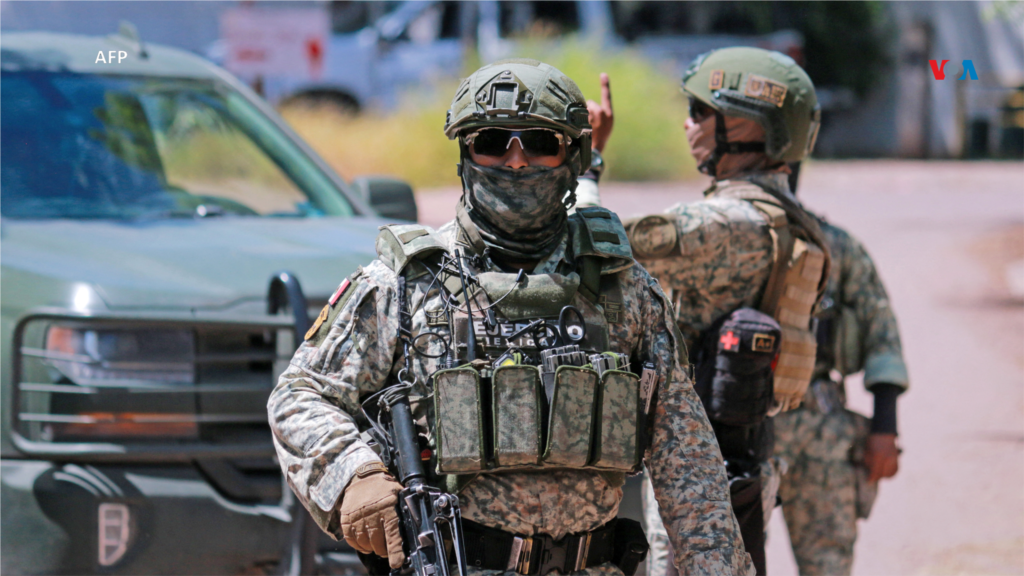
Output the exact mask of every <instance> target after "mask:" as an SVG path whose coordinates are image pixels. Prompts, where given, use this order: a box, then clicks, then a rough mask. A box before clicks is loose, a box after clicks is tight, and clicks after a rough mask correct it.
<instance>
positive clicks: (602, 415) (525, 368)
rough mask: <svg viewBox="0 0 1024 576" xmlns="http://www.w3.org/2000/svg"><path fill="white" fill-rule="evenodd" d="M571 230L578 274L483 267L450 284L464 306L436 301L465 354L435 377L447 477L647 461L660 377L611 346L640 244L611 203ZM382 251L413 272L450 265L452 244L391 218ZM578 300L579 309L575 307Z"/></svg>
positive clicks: (622, 466) (450, 293) (441, 463)
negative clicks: (414, 265)
mask: <svg viewBox="0 0 1024 576" xmlns="http://www.w3.org/2000/svg"><path fill="white" fill-rule="evenodd" d="M569 227H570V228H569V237H570V242H571V251H572V254H573V257H574V259H575V262H576V263H577V266H576V270H575V271H572V272H569V273H567V274H558V273H549V274H523V275H519V274H513V273H504V272H500V271H486V272H478V273H477V274H475V275H472V276H471V278H472V279H471V280H470V281H469V282H468V283H467V287H466V290H465V291H464V290H463V285H462V278H461V277H459V276H457V275H455V274H450V275H448V276H447V277H445V278H444V279H443V280H442V284H443V286H444V287H443V290H444V291H445V292H446V293H447V297H448V298H450V299H451V301H452V302H454V304H455V308H454V309H452V310H448V311H445V310H442V311H434V310H425V313H426V315H427V319H428V323H430V324H437V325H447V326H448V327H449V332H448V333H449V334H450V337H451V344H450V350H451V355H452V356H454V362H449V363H448V364H449V366H448V367H445V368H442V369H440V370H438V371H436V372H435V373H434V374H433V375H432V376H431V380H432V388H433V409H434V418H433V422H432V424H431V425H432V426H433V430H432V432H433V437H434V438H435V440H436V456H437V467H436V472H437V473H438V474H439V475H443V474H447V475H457V476H461V477H463V478H465V477H466V476H467V475H468V476H470V477H472V476H475V475H476V474H486V473H492V472H501V471H508V470H535V469H544V468H573V469H592V470H596V471H602V472H612V473H621V472H630V471H634V470H636V469H638V468H639V465H640V459H641V456H642V454H643V451H644V449H645V448H646V446H645V443H646V438H647V434H646V430H647V425H648V421H647V419H646V418H645V416H646V415H647V414H649V412H650V409H649V407H650V402H649V400H650V398H651V397H652V396H653V394H655V390H654V385H655V384H656V382H657V378H656V375H655V374H653V370H650V371H649V372H650V373H645V374H644V382H642V381H641V380H642V378H641V376H638V375H637V374H635V373H634V372H633V371H631V370H630V359H629V358H628V356H626V355H624V354H618V353H615V352H612V351H610V350H609V323H616V322H620V321H622V318H621V315H622V308H621V302H622V300H621V292H622V290H621V286H620V285H619V280H618V273H619V272H621V271H623V270H625V269H627V268H629V267H630V266H632V265H633V259H632V251H631V250H630V247H629V243H628V240H627V238H626V233H625V229H624V228H623V227H622V224H621V222H620V221H619V219H618V217H617V216H616V215H615V214H614V213H612V212H610V211H608V210H605V209H602V208H588V209H581V210H578V211H577V213H576V214H574V215H572V216H570V220H569ZM377 252H378V256H379V258H380V260H381V261H383V262H384V263H385V264H386V265H388V266H389V267H391V268H392V270H394V271H395V272H397V273H399V274H408V272H407V269H408V265H409V263H410V262H414V261H420V262H422V263H423V264H425V266H424V268H426V269H429V270H438V269H440V268H441V265H442V260H443V256H444V255H445V254H447V253H448V248H447V246H446V245H445V243H444V241H443V240H442V239H441V238H439V237H438V236H437V235H436V234H435V233H433V232H432V231H431V230H430V229H429V228H426V227H423V226H420V225H403V226H384V227H382V228H381V232H380V235H379V236H378V238H377ZM437 278H441V276H437ZM466 292H469V296H470V298H467V294H466ZM577 293H578V294H579V295H580V296H581V297H580V298H576V295H577ZM467 300H469V301H470V302H471V303H472V305H473V308H472V310H471V311H472V317H470V314H469V311H470V310H469V308H467V306H466V303H467ZM482 302H486V303H487V304H486V305H485V306H484V308H485V309H486V312H484V311H482V310H480V304H481V303H482ZM570 305H572V306H573V307H575V309H576V310H578V313H576V312H573V311H572V310H569V313H568V314H567V312H566V307H568V306H570ZM471 327H472V330H471V329H470V328H471ZM470 334H472V335H473V338H474V340H473V342H474V347H475V355H476V358H475V359H474V360H473V361H472V362H468V361H467V352H468V348H469V344H468V343H469V339H470ZM575 340H578V342H575Z"/></svg>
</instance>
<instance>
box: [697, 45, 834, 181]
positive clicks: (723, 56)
mask: <svg viewBox="0 0 1024 576" xmlns="http://www.w3.org/2000/svg"><path fill="white" fill-rule="evenodd" d="M683 91H684V92H685V93H686V94H687V95H688V96H690V97H692V98H694V99H696V100H699V101H700V102H703V103H704V104H706V105H707V106H709V107H710V108H711V109H713V110H714V111H715V113H716V114H718V115H724V116H738V117H740V118H748V119H750V120H754V121H755V122H757V123H758V124H760V125H761V127H762V128H763V129H764V133H765V142H764V146H763V149H762V148H760V147H758V149H756V150H755V149H753V147H752V146H749V144H754V143H747V142H732V143H730V142H727V141H726V139H725V127H724V122H722V121H719V122H716V130H720V131H721V134H718V133H717V132H716V141H717V146H716V149H715V156H717V157H719V158H720V157H721V155H722V154H725V153H737V152H761V151H763V152H764V153H765V154H766V155H767V156H768V157H769V158H771V159H772V160H776V161H780V162H796V161H798V160H800V159H802V158H803V157H804V156H807V155H809V154H810V153H811V151H812V150H813V149H814V141H815V139H816V138H817V136H818V127H819V125H820V122H821V107H820V106H818V97H817V95H816V94H815V92H814V83H813V82H811V79H810V77H808V76H807V73H806V72H804V70H803V68H801V67H800V66H799V65H798V64H797V63H796V62H794V61H793V59H792V58H790V57H789V56H786V55H785V54H782V53H780V52H773V51H770V50H762V49H761V48H723V49H721V50H714V51H711V52H707V53H705V54H702V55H700V56H698V57H697V58H696V59H694V61H693V62H692V63H691V64H690V66H689V68H687V70H686V72H685V73H684V74H683ZM719 127H720V128H719ZM745 144H748V146H744V145H745ZM757 144H760V143H757Z"/></svg>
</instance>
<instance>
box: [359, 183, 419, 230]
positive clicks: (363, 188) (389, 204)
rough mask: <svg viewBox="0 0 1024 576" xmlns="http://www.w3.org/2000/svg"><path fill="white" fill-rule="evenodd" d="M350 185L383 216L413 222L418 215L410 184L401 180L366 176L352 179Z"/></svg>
mask: <svg viewBox="0 0 1024 576" xmlns="http://www.w3.org/2000/svg"><path fill="white" fill-rule="evenodd" d="M352 186H353V187H354V188H355V189H356V190H357V191H358V192H359V194H360V195H361V196H362V198H363V200H365V201H366V203H367V204H369V205H370V206H371V207H372V208H373V209H374V210H376V211H377V213H378V214H380V215H381V216H383V217H384V218H389V219H395V220H407V221H409V222H415V221H416V219H417V218H418V217H419V211H418V210H417V208H416V196H415V195H414V194H413V192H412V186H409V185H408V184H406V183H405V182H402V181H401V180H396V179H394V178H387V177H384V176H366V177H363V178H356V179H355V180H353V181H352Z"/></svg>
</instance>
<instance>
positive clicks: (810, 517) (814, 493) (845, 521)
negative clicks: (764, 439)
mask: <svg viewBox="0 0 1024 576" xmlns="http://www.w3.org/2000/svg"><path fill="white" fill-rule="evenodd" d="M854 418H855V415H854V414H853V413H852V412H849V411H848V410H843V409H839V410H834V411H832V412H831V413H829V414H824V413H822V412H820V411H817V410H814V409H812V408H798V409H796V410H793V411H790V412H786V413H784V414H780V415H778V416H776V417H775V454H776V455H777V456H779V457H780V458H782V459H784V460H785V461H786V463H787V464H788V466H789V469H788V471H787V472H786V474H785V475H784V476H783V477H782V482H781V484H780V486H779V497H780V498H781V499H782V511H783V515H784V516H785V518H786V528H787V529H788V531H789V540H790V542H791V543H792V545H793V555H794V556H795V557H796V562H797V566H798V567H799V570H800V574H806V575H815V574H826V575H829V576H840V575H843V574H849V573H850V568H851V566H852V564H853V544H854V541H855V540H856V539H857V515H856V514H857V509H856V495H857V490H856V483H855V473H854V466H853V464H852V463H851V462H850V450H851V449H852V448H853V444H854V440H855V433H856V426H855V422H854Z"/></svg>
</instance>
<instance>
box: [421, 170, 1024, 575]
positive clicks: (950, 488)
mask: <svg viewBox="0 0 1024 576" xmlns="http://www.w3.org/2000/svg"><path fill="white" fill-rule="evenodd" d="M612 169H614V167H612ZM705 185H706V181H699V182H687V183H671V184H619V183H608V184H606V185H604V186H602V198H603V202H604V204H605V205H606V206H608V207H609V208H611V209H613V210H616V211H617V212H619V213H620V214H622V215H623V216H629V215H634V214H638V213H650V212H658V211H661V210H663V209H664V208H666V207H668V206H670V205H672V204H674V203H676V202H690V201H695V200H698V199H699V198H700V192H701V190H702V189H703V188H704V187H705ZM458 196H459V191H458V190H452V189H447V190H433V191H423V192H421V193H420V194H419V195H418V200H419V203H420V212H421V220H422V221H424V222H425V223H428V224H431V225H435V226H436V225H439V224H441V223H443V222H445V221H447V220H449V219H451V218H452V216H453V215H454V206H455V201H456V200H457V198H458ZM799 197H800V198H801V199H802V200H803V201H804V203H805V205H806V206H808V207H809V208H810V209H812V210H813V211H815V212H817V213H819V214H821V215H823V216H825V217H826V218H828V219H829V220H830V221H832V222H834V223H836V224H838V225H840V226H843V227H844V228H846V229H847V230H849V231H850V232H852V233H853V234H854V235H855V236H857V237H858V238H859V239H860V240H861V241H862V242H863V243H864V245H865V246H866V247H867V249H868V251H869V252H870V253H871V255H872V257H873V258H874V259H875V262H876V264H877V266H878V268H879V270H880V271H881V274H882V277H883V279H884V280H885V283H886V286H887V287H888V290H889V293H890V296H891V299H892V304H893V307H894V308H895V310H896V313H897V318H898V320H899V322H900V329H901V333H902V337H903V346H904V353H905V355H906V360H907V364H908V366H909V370H910V377H911V390H910V391H909V392H908V393H907V394H906V395H904V396H903V397H901V399H900V402H899V426H900V442H901V444H902V446H903V449H904V453H903V456H902V459H901V462H900V472H899V475H898V476H897V477H896V478H895V479H893V480H891V481H888V482H885V483H884V484H883V485H882V487H881V491H880V495H879V498H878V501H877V502H876V504H875V508H874V511H873V513H872V516H871V518H870V519H868V520H867V521H862V522H861V524H860V537H859V539H858V541H857V549H856V560H855V563H854V574H858V575H911V574H913V575H916V574H936V575H939V574H942V575H946V574H948V575H955V574H971V575H974V574H1024V301H1022V300H1021V299H1020V298H1019V297H1016V296H1013V295H1012V294H1011V292H1010V291H1009V289H1008V280H1007V275H1006V267H1007V265H1008V264H1010V263H1011V262H1014V261H1020V260H1021V259H1022V258H1024V164H1022V163H1019V162H1015V163H1008V162H1006V163H996V162H903V161H846V162H823V161H819V162H813V163H811V164H809V165H808V166H806V167H805V169H804V171H803V174H802V175H801V183H800V190H799ZM854 380H856V379H854ZM847 389H848V390H849V391H850V404H851V407H852V408H853V409H856V410H859V411H861V412H864V413H866V414H870V412H871V398H870V395H869V394H868V393H867V392H865V391H864V390H863V388H862V387H861V386H860V383H859V382H857V381H854V382H850V383H848V386H847ZM769 531H770V537H769V544H768V570H769V573H770V574H772V576H789V575H792V574H796V567H795V563H794V561H793V556H792V553H791V552H790V550H789V542H788V539H787V536H786V532H785V524H784V523H783V522H782V518H781V515H780V514H779V510H778V509H776V514H775V515H774V517H773V520H772V523H771V525H770V528H769Z"/></svg>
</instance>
